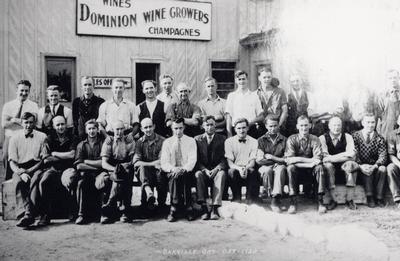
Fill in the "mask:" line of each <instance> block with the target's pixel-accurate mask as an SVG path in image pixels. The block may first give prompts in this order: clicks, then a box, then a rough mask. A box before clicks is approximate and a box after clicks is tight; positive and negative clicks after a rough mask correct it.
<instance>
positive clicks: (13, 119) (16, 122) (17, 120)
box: [10, 118, 21, 125]
mask: <svg viewBox="0 0 400 261" xmlns="http://www.w3.org/2000/svg"><path fill="white" fill-rule="evenodd" d="M10 121H11V122H12V123H15V124H19V125H21V119H19V118H11V119H10Z"/></svg>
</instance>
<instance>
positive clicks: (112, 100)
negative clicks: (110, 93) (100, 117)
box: [111, 97, 126, 104]
mask: <svg viewBox="0 0 400 261" xmlns="http://www.w3.org/2000/svg"><path fill="white" fill-rule="evenodd" d="M111 103H114V104H117V103H116V102H115V101H114V97H112V98H111ZM121 103H126V100H125V99H124V98H122V100H121ZM121 103H120V104H121Z"/></svg>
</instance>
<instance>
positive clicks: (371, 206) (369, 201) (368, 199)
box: [367, 196, 376, 208]
mask: <svg viewBox="0 0 400 261" xmlns="http://www.w3.org/2000/svg"><path fill="white" fill-rule="evenodd" d="M367 205H368V207H370V208H374V207H376V205H375V201H374V199H373V198H372V197H371V196H369V197H367Z"/></svg>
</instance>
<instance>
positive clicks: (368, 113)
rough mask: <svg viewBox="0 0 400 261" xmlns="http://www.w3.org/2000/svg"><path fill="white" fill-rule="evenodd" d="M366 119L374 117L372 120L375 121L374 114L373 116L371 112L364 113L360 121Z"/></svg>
mask: <svg viewBox="0 0 400 261" xmlns="http://www.w3.org/2000/svg"><path fill="white" fill-rule="evenodd" d="M366 117H374V119H375V120H376V117H375V114H373V113H371V112H366V113H364V115H363V117H362V119H363V120H364V119H365V118H366Z"/></svg>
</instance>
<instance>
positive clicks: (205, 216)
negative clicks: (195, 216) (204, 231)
mask: <svg viewBox="0 0 400 261" xmlns="http://www.w3.org/2000/svg"><path fill="white" fill-rule="evenodd" d="M201 212H202V213H203V214H202V215H201V220H209V219H210V212H208V208H207V206H203V207H202V208H201Z"/></svg>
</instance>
